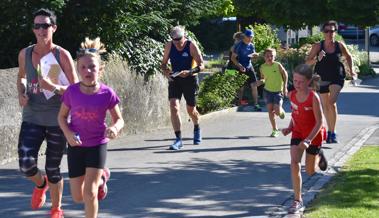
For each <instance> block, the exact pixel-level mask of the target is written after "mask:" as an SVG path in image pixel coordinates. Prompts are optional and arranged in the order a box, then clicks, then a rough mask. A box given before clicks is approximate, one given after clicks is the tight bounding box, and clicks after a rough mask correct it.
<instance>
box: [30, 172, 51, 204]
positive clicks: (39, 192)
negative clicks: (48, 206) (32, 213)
mask: <svg viewBox="0 0 379 218" xmlns="http://www.w3.org/2000/svg"><path fill="white" fill-rule="evenodd" d="M43 179H44V180H45V183H46V185H45V187H43V188H37V187H34V190H33V194H32V201H31V204H30V206H31V207H32V209H33V210H37V209H40V208H41V207H42V206H43V205H44V204H45V201H46V192H47V190H48V189H49V185H48V183H47V176H44V177H43Z"/></svg>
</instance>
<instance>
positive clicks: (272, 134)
mask: <svg viewBox="0 0 379 218" xmlns="http://www.w3.org/2000/svg"><path fill="white" fill-rule="evenodd" d="M279 135H280V131H279V130H277V129H273V130H272V133H271V135H270V137H275V138H276V137H278V136H279Z"/></svg>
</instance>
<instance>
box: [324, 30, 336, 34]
mask: <svg viewBox="0 0 379 218" xmlns="http://www.w3.org/2000/svg"><path fill="white" fill-rule="evenodd" d="M323 32H324V33H334V32H335V30H324V31H323Z"/></svg>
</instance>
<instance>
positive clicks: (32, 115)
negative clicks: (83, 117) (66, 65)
mask: <svg viewBox="0 0 379 218" xmlns="http://www.w3.org/2000/svg"><path fill="white" fill-rule="evenodd" d="M33 49H34V45H31V46H29V47H27V48H26V52H25V71H26V72H25V73H26V81H27V91H26V92H27V95H28V97H29V101H28V104H27V105H26V106H25V107H24V108H23V112H22V120H23V121H25V122H30V123H33V124H37V125H41V126H58V119H57V116H58V112H59V108H60V105H61V101H60V95H54V96H53V97H51V98H49V99H46V97H45V95H44V94H43V92H42V90H41V88H40V87H39V84H38V76H37V70H36V69H35V68H34V66H33V63H32V53H33ZM53 53H54V56H55V58H56V59H57V61H58V63H59V64H60V48H59V47H58V46H57V47H56V49H54V52H53Z"/></svg>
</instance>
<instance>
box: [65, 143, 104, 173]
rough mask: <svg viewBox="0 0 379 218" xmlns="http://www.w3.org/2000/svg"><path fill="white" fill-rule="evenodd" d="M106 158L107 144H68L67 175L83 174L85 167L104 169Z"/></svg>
mask: <svg viewBox="0 0 379 218" xmlns="http://www.w3.org/2000/svg"><path fill="white" fill-rule="evenodd" d="M106 159H107V144H102V145H98V146H94V147H80V146H74V147H72V146H68V149H67V163H68V176H69V177H70V178H75V177H79V176H83V175H84V174H85V173H86V168H97V169H104V166H105V161H106Z"/></svg>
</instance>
